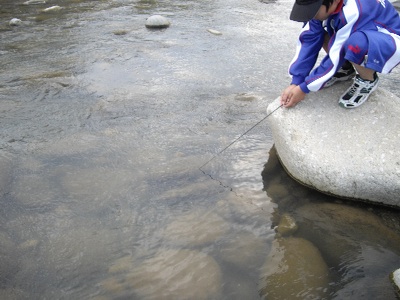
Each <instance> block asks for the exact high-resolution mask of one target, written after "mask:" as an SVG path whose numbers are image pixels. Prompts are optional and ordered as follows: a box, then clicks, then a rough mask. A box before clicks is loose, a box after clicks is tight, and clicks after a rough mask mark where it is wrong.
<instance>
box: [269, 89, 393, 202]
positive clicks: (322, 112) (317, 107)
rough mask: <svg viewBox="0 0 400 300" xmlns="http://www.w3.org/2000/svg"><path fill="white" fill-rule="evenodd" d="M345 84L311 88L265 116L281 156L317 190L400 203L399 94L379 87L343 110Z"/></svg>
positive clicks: (292, 172) (300, 178) (290, 169)
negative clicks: (296, 100) (358, 103)
mask: <svg viewBox="0 0 400 300" xmlns="http://www.w3.org/2000/svg"><path fill="white" fill-rule="evenodd" d="M349 85H350V82H346V83H340V84H337V85H335V86H333V87H330V88H327V89H324V90H322V91H319V92H316V93H313V92H311V93H310V94H308V95H307V96H306V99H305V100H303V101H302V102H300V103H299V104H297V106H295V107H293V108H281V109H278V110H277V111H275V112H274V113H272V114H271V115H270V116H269V117H268V119H267V120H268V123H269V125H270V127H271V130H272V134H273V138H274V142H275V147H276V150H277V152H278V155H279V159H280V161H281V163H282V164H283V166H284V167H285V169H286V170H287V172H288V173H289V174H290V175H291V176H292V177H294V178H295V179H296V180H298V181H299V182H301V183H303V184H304V185H307V186H310V187H312V188H315V189H317V190H319V191H322V192H325V193H328V194H332V195H335V196H339V197H344V198H351V199H358V200H366V201H370V202H376V203H380V204H384V205H390V206H397V207H400V196H399V195H400V155H399V154H400V118H399V116H400V98H399V97H397V96H396V95H394V94H392V93H390V92H388V91H385V90H383V89H381V88H378V89H377V90H376V91H375V92H374V94H372V95H371V96H370V98H369V99H368V100H367V102H366V103H364V104H363V105H362V106H360V107H358V108H354V109H344V108H342V107H340V106H339V105H338V99H339V97H340V96H341V94H342V93H343V92H344V91H345V90H346V89H347V87H348V86H349ZM279 100H280V99H279V98H277V99H275V101H273V102H272V103H271V104H270V105H269V106H268V109H267V112H268V113H271V112H272V111H273V110H274V109H276V108H277V107H278V106H279V105H280V103H279Z"/></svg>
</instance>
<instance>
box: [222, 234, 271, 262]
mask: <svg viewBox="0 0 400 300" xmlns="http://www.w3.org/2000/svg"><path fill="white" fill-rule="evenodd" d="M220 247H221V250H220V255H221V258H222V259H223V260H224V261H226V262H229V263H231V264H233V265H236V266H238V267H239V268H241V269H246V268H249V269H256V268H257V267H258V266H259V265H258V264H259V263H262V262H259V257H263V254H264V253H267V251H268V245H267V243H266V241H265V240H263V239H261V238H259V237H257V236H256V235H255V234H253V233H251V232H239V233H236V234H234V237H232V238H227V239H226V240H225V241H224V242H223V243H222V245H221V246H220Z"/></svg>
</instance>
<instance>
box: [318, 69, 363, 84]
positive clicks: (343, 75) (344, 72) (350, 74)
mask: <svg viewBox="0 0 400 300" xmlns="http://www.w3.org/2000/svg"><path fill="white" fill-rule="evenodd" d="M355 75H356V70H354V68H353V66H352V65H350V67H349V68H346V69H345V68H343V67H341V68H340V69H339V71H337V72H336V73H335V75H333V76H332V78H331V79H329V80H328V81H327V82H325V85H324V88H327V87H330V86H332V85H334V84H335V83H336V82H340V81H347V80H349V79H352V78H354V76H355Z"/></svg>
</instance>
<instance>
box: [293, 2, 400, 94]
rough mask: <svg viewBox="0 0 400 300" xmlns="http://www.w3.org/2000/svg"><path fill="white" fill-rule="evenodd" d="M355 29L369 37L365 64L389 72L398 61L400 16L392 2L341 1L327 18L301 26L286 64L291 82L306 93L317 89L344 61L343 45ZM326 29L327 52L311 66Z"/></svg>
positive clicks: (399, 56) (319, 48) (376, 69)
mask: <svg viewBox="0 0 400 300" xmlns="http://www.w3.org/2000/svg"><path fill="white" fill-rule="evenodd" d="M356 31H362V32H364V33H365V34H366V36H367V38H368V43H369V46H368V60H367V62H366V63H365V67H367V68H370V69H374V70H375V71H377V72H380V73H389V72H390V71H391V70H392V69H393V68H394V67H395V66H396V65H398V64H399V63H400V16H399V13H398V12H397V11H396V9H395V8H394V7H393V5H392V4H391V3H390V2H389V1H388V0H344V1H343V5H339V7H338V9H337V10H336V12H335V13H334V14H333V15H331V16H330V17H329V18H328V19H327V20H325V21H323V22H321V21H318V20H314V19H312V20H311V21H309V22H308V23H306V24H305V25H304V27H303V29H302V31H301V33H300V36H299V39H298V42H297V48H296V54H295V56H294V58H293V60H292V62H291V64H290V66H289V74H290V75H292V84H296V85H300V88H301V89H302V91H303V92H305V93H308V92H310V91H318V90H320V89H321V88H322V87H323V86H324V84H325V82H326V81H328V80H329V79H330V78H331V77H332V76H333V75H334V74H335V73H336V71H337V70H338V69H339V68H340V67H341V65H342V64H343V62H344V55H345V50H346V49H344V47H343V45H344V43H345V42H346V40H347V39H348V37H349V36H350V35H351V34H352V33H354V32H356ZM326 32H328V34H329V36H330V41H329V52H328V54H327V55H326V56H325V57H324V58H323V60H322V61H321V63H320V65H319V66H317V67H316V68H314V66H315V63H316V61H317V58H318V55H319V51H320V50H321V47H322V45H323V42H324V35H325V33H326ZM381 33H384V35H382V34H381ZM313 68H314V69H313Z"/></svg>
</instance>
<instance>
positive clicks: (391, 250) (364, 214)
mask: <svg viewBox="0 0 400 300" xmlns="http://www.w3.org/2000/svg"><path fill="white" fill-rule="evenodd" d="M294 214H295V216H296V220H297V222H298V225H299V229H298V231H297V232H296V236H299V237H302V238H305V239H308V240H312V241H313V242H314V244H315V245H316V246H317V247H318V249H319V250H320V252H321V253H322V255H323V257H324V258H325V260H326V262H327V263H328V264H329V266H330V267H331V268H332V271H335V272H336V273H337V276H338V279H337V280H336V281H335V284H336V285H338V286H340V289H339V290H338V291H337V292H336V294H335V296H336V297H337V299H348V298H354V299H364V298H365V297H368V298H370V299H378V298H379V299H393V297H394V296H393V293H394V291H393V289H392V287H391V285H390V282H389V280H388V276H389V273H390V272H388V271H387V270H388V269H389V270H390V269H391V267H392V266H393V267H398V266H399V261H400V235H399V234H398V233H397V232H395V231H394V230H392V229H391V228H389V227H387V226H386V225H385V224H384V223H383V221H382V220H381V219H380V218H379V217H378V216H377V215H375V214H374V213H373V212H370V211H367V210H365V209H361V208H357V207H352V206H349V205H344V204H336V203H310V204H307V205H304V206H302V207H300V208H298V209H297V210H296V212H295V213H294ZM316 224H318V225H316Z"/></svg>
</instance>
